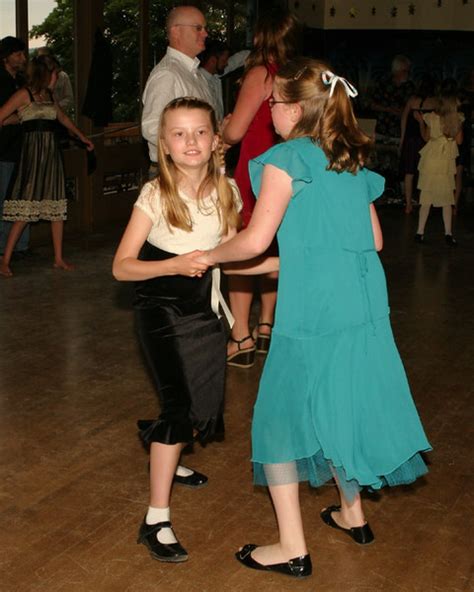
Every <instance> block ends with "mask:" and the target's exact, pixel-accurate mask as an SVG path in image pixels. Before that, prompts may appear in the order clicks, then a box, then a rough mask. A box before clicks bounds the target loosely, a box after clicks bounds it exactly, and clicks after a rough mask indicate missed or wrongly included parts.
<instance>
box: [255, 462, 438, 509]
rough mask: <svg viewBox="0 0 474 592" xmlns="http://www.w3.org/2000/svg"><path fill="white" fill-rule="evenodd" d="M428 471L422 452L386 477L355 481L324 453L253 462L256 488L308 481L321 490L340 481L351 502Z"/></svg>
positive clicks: (346, 496) (355, 479)
mask: <svg viewBox="0 0 474 592" xmlns="http://www.w3.org/2000/svg"><path fill="white" fill-rule="evenodd" d="M427 472H428V467H427V466H426V463H425V461H424V460H423V457H422V455H421V452H417V453H416V454H414V455H413V456H412V457H411V458H409V459H408V460H407V461H405V462H403V463H402V464H401V465H400V466H398V467H397V468H396V469H395V470H393V471H392V472H390V473H388V474H386V475H373V476H372V477H370V478H367V477H365V478H362V477H360V478H354V479H347V477H346V472H345V470H344V468H343V467H336V466H334V465H333V463H332V462H331V461H330V460H328V459H326V458H325V457H324V455H323V452H322V450H319V451H318V452H317V453H316V454H314V455H313V456H311V457H308V458H300V459H297V460H294V461H291V462H283V463H272V464H263V463H259V462H253V477H254V484H255V485H262V486H269V485H270V486H273V485H288V484H290V483H298V482H302V481H308V482H309V484H310V485H311V486H312V487H320V486H322V485H324V484H325V483H327V482H328V481H330V480H332V479H336V481H337V483H338V485H339V486H340V488H341V489H342V492H343V494H344V497H345V498H346V499H347V500H348V501H351V500H352V499H353V498H354V497H355V496H356V495H357V494H358V493H359V492H360V491H361V490H362V489H367V490H369V491H370V490H372V491H373V490H378V489H381V488H382V487H385V486H390V487H394V486H396V485H407V484H410V483H413V482H414V481H416V479H418V478H419V477H421V476H422V475H425V474H426V473H427Z"/></svg>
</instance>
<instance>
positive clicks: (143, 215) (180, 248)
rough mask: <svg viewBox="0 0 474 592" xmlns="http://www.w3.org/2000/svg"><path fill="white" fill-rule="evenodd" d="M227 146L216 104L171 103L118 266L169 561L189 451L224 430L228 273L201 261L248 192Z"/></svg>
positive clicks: (155, 547) (154, 528) (152, 516)
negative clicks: (148, 385)
mask: <svg viewBox="0 0 474 592" xmlns="http://www.w3.org/2000/svg"><path fill="white" fill-rule="evenodd" d="M218 144H219V138H218V135H217V122H216V118H215V114H214V111H213V110H212V108H211V107H210V106H209V105H208V104H207V103H204V102H202V101H200V100H198V99H195V98H192V97H184V98H180V99H175V100H174V101H171V103H169V104H168V105H167V107H166V108H165V109H164V111H163V114H162V117H161V121H160V130H159V142H158V161H159V169H160V174H159V176H158V178H157V179H155V180H153V181H151V182H149V183H147V184H146V185H145V186H144V187H143V189H142V192H141V194H140V196H139V198H138V200H137V202H136V203H135V207H134V209H133V213H132V216H131V218H130V222H129V224H128V226H127V229H126V230H125V233H124V236H123V238H122V241H121V243H120V245H119V248H118V250H117V253H116V255H115V259H114V264H113V273H114V276H115V278H116V279H118V280H122V281H136V298H135V310H136V317H137V327H138V335H139V339H140V343H141V345H142V348H143V351H144V353H145V358H146V360H147V362H148V365H149V367H150V369H151V372H152V376H153V379H154V383H155V386H156V389H157V391H158V395H159V399H160V406H161V413H160V416H159V418H158V419H157V420H156V421H150V422H142V425H141V426H140V427H142V428H143V429H142V432H141V436H142V438H143V440H144V442H145V443H146V444H149V445H150V506H149V508H148V512H147V514H146V516H145V519H144V521H143V523H142V525H141V527H140V532H139V538H138V542H140V543H143V544H145V545H146V546H147V547H148V548H149V550H150V552H151V554H152V556H153V557H154V558H155V559H159V560H161V561H168V562H180V561H185V560H186V559H187V558H188V554H187V552H186V551H185V549H184V548H183V547H182V546H181V545H180V543H179V542H178V540H177V538H176V536H175V534H174V531H173V529H172V526H171V522H170V509H169V501H170V494H171V486H172V483H173V480H174V479H175V478H176V477H175V473H176V470H177V466H178V461H179V458H180V455H181V451H182V449H183V447H184V446H185V445H186V444H189V443H191V442H193V441H194V440H195V439H196V438H197V439H200V440H208V439H209V438H211V437H212V436H213V435H214V434H215V433H217V432H222V431H223V419H222V412H223V399H224V372H225V361H226V341H227V338H226V332H225V329H224V326H223V324H222V323H221V321H220V320H219V318H218V305H219V301H221V300H222V299H221V297H220V293H219V290H218V277H216V274H218V273H219V271H218V270H217V269H216V270H212V269H208V268H207V266H206V265H203V264H200V263H198V262H197V257H198V256H199V255H200V253H201V252H202V251H203V250H206V249H209V248H212V247H211V245H212V246H216V245H218V244H219V243H220V242H222V241H223V240H227V239H228V238H230V237H231V236H233V235H234V234H235V232H236V228H237V225H238V222H239V214H238V211H239V210H240V207H241V202H240V197H239V194H238V190H237V188H236V186H235V185H233V184H231V183H230V182H229V180H228V179H227V178H226V177H225V176H224V175H223V174H222V173H221V172H220V156H219V154H218ZM221 303H222V302H221Z"/></svg>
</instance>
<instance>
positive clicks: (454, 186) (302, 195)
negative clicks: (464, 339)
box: [0, 6, 472, 578]
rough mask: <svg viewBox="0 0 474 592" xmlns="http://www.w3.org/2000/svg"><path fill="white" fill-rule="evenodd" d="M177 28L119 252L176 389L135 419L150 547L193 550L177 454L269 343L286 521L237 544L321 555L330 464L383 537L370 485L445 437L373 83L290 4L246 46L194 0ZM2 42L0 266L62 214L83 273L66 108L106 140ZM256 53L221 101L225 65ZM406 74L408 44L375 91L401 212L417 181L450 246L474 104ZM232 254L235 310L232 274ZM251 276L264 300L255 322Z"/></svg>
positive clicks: (263, 424)
mask: <svg viewBox="0 0 474 592" xmlns="http://www.w3.org/2000/svg"><path fill="white" fill-rule="evenodd" d="M166 30H167V38H168V42H169V45H168V48H167V50H166V55H165V56H164V57H163V59H162V60H161V61H160V62H159V63H158V64H157V65H156V66H155V67H154V69H153V70H152V71H151V73H150V75H149V78H148V81H147V83H146V86H145V90H144V93H143V97H142V98H143V112H142V121H141V127H142V134H143V137H144V139H145V140H146V142H147V144H148V150H149V157H150V170H149V180H148V182H147V183H145V185H144V186H143V188H142V190H141V192H140V195H139V197H138V199H137V201H136V203H135V205H134V208H133V211H132V214H131V217H130V221H129V223H128V225H127V227H126V230H125V232H124V234H123V237H122V239H121V241H120V244H119V246H118V249H117V251H116V253H115V257H114V262H113V274H114V276H115V278H116V279H117V280H119V281H129V282H130V281H131V282H135V286H136V288H135V299H134V308H135V313H136V321H137V329H138V338H139V342H140V345H141V347H142V349H143V352H144V357H145V359H146V362H147V364H148V366H149V368H150V370H151V375H152V377H153V382H154V385H155V388H156V392H157V395H158V398H159V402H160V413H159V416H158V417H157V418H156V419H152V420H149V419H143V420H139V422H138V426H139V429H140V435H141V437H142V440H143V442H144V443H145V444H146V446H147V447H148V449H149V452H150V465H149V466H150V475H149V483H150V491H149V504H148V508H147V510H146V513H145V516H144V518H143V520H142V522H141V525H140V527H139V534H138V542H139V543H142V544H144V545H145V546H146V547H147V548H148V550H149V551H150V554H151V555H152V557H153V558H155V559H158V560H160V561H163V562H171V563H177V562H182V561H186V560H187V559H188V552H187V550H186V549H185V546H183V545H182V544H181V543H180V541H179V540H178V537H177V535H176V533H175V531H174V530H173V526H172V521H171V510H170V506H171V498H172V489H173V484H178V485H186V486H188V487H202V486H203V485H205V484H206V483H207V481H208V478H207V476H206V475H205V474H203V473H201V472H198V471H196V470H194V469H191V468H188V467H185V466H183V465H181V464H180V458H181V454H182V451H183V449H184V448H185V447H186V446H188V445H192V444H193V443H195V442H201V443H204V442H208V441H210V440H212V439H213V438H215V437H216V436H217V435H220V434H223V433H224V419H223V416H224V391H225V371H226V366H227V365H229V366H234V367H238V368H248V367H251V366H252V365H253V364H254V362H255V355H256V354H257V353H260V354H264V355H266V356H267V358H266V361H265V366H264V371H263V375H262V378H261V381H260V386H259V391H258V396H257V401H256V404H255V409H254V417H253V424H252V464H253V476H254V483H255V484H256V485H262V486H266V487H268V489H269V491H270V495H271V499H272V502H273V506H274V509H275V515H276V519H277V526H278V533H279V535H278V539H277V542H276V543H274V544H270V545H263V546H257V545H254V544H246V545H244V546H242V547H241V548H240V549H239V550H238V551H237V552H236V558H237V560H238V561H239V562H241V563H242V564H243V565H244V566H246V567H248V568H251V569H257V570H262V571H269V572H277V573H283V574H286V575H288V576H291V577H296V578H302V577H306V576H309V575H311V573H312V563H311V557H310V553H309V550H308V548H307V545H306V540H305V536H304V528H303V518H302V515H301V510H300V505H299V493H298V491H299V483H300V482H301V481H308V482H309V483H310V484H311V485H313V486H315V487H318V486H320V485H323V484H325V483H327V482H328V481H331V480H334V481H335V484H336V486H337V490H338V493H339V502H338V503H336V504H334V505H331V506H329V507H327V508H324V509H322V510H321V512H320V517H321V519H322V521H323V522H324V523H325V524H326V525H328V526H329V527H331V528H333V529H337V530H339V531H340V532H341V533H343V534H345V535H348V536H349V537H351V539H352V540H353V541H354V542H355V543H357V544H359V545H367V544H369V543H372V542H373V541H374V539H375V535H374V532H373V531H372V528H371V527H370V526H369V523H368V520H367V517H366V515H365V513H364V509H363V506H362V500H361V495H360V494H361V491H362V490H364V489H368V490H379V489H381V488H382V487H384V486H395V485H400V484H406V483H412V482H413V481H415V480H416V479H417V478H418V477H420V476H422V475H424V474H425V473H426V472H427V468H426V465H425V462H424V459H423V453H425V452H427V451H429V450H430V444H429V442H428V440H427V438H426V436H425V433H424V431H423V427H422V425H421V422H420V419H419V417H418V413H417V411H416V408H415V405H414V403H413V399H412V396H411V393H410V389H409V385H408V382H407V378H406V375H405V371H404V369H403V365H402V363H401V360H400V357H399V354H398V351H397V348H396V344H395V342H394V339H393V335H392V330H391V325H390V317H389V307H388V296H387V293H386V286H385V278H384V271H383V268H382V265H381V262H380V259H379V256H378V251H380V250H381V249H382V246H383V238H382V231H381V227H380V224H379V221H378V217H377V212H376V209H375V206H374V202H375V201H376V200H377V199H378V198H379V197H380V196H381V195H382V194H383V192H384V179H383V177H381V176H380V175H379V174H377V173H376V172H373V171H371V170H369V168H368V164H369V162H370V155H371V152H372V150H373V144H374V141H373V138H372V137H370V136H369V135H367V134H366V133H364V131H362V129H361V127H360V126H359V123H358V120H357V118H356V115H355V112H354V108H353V105H352V100H353V99H354V98H355V97H357V94H358V92H357V89H356V88H355V87H354V86H353V85H352V84H351V82H349V81H348V80H346V79H345V78H343V77H342V76H340V75H338V74H337V73H335V72H333V71H332V68H331V67H330V65H329V64H327V63H325V62H323V61H319V60H315V59H310V58H304V57H301V56H299V55H298V47H297V40H298V37H299V34H298V31H299V29H298V23H297V21H296V19H295V18H294V16H292V15H291V14H289V13H286V12H280V11H276V10H275V11H274V12H272V14H271V15H266V16H265V18H264V19H262V20H261V21H259V22H258V23H257V24H256V28H255V31H254V38H253V47H252V49H251V50H250V51H245V52H239V53H237V54H234V55H232V53H231V51H230V48H229V47H228V46H227V45H226V44H224V43H221V42H217V41H213V42H209V41H208V40H207V37H208V33H207V29H206V18H205V15H204V14H203V13H202V12H201V11H200V10H199V9H197V8H196V7H193V6H180V7H178V8H174V9H172V10H171V11H170V13H169V15H168V18H167V22H166ZM0 48H1V57H2V60H3V64H4V72H2V73H1V75H2V76H3V77H4V79H5V80H6V81H8V85H3V84H2V85H1V88H2V92H3V89H4V88H6V89H8V90H7V91H5V92H6V93H7V95H8V96H6V95H5V94H2V96H1V97H0V101H1V105H2V106H1V107H0V125H2V129H1V135H0V140H1V142H0V149H1V150H0V192H1V195H0V197H1V199H2V202H3V203H2V204H1V205H2V207H3V220H5V221H8V222H12V223H13V225H12V226H11V228H10V229H9V230H8V233H7V234H6V240H5V244H4V245H2V247H3V258H2V260H1V263H0V274H2V275H3V276H11V275H12V270H11V268H10V261H11V257H12V254H13V252H14V248H15V246H16V247H17V248H19V247H20V246H21V241H22V240H24V238H23V237H25V236H26V235H25V229H26V226H27V223H28V222H30V221H36V220H38V219H46V220H50V221H51V227H52V235H53V246H54V265H55V266H56V267H59V268H62V269H69V268H70V265H69V264H68V263H67V262H66V261H65V260H64V258H63V255H62V231H63V221H64V220H65V218H66V199H65V194H64V170H63V165H62V161H61V158H60V154H59V147H58V143H57V137H56V128H55V127H54V126H53V122H55V121H58V122H59V123H60V124H61V125H62V126H64V127H65V128H66V129H67V130H68V131H69V133H71V134H72V135H74V136H76V137H77V138H79V139H80V140H81V141H82V142H83V143H84V144H85V145H86V146H87V148H88V149H92V148H93V145H92V143H91V142H90V140H88V139H87V138H86V137H85V136H84V135H83V134H82V132H81V131H80V130H79V129H78V128H77V127H76V126H75V124H74V123H73V122H72V121H71V119H69V117H68V116H67V115H66V114H65V112H64V110H63V108H62V106H61V101H60V99H59V98H58V97H57V96H56V97H55V96H54V89H55V88H56V85H57V80H58V77H59V76H60V68H59V66H58V63H57V61H56V60H54V58H53V57H52V56H50V55H39V56H37V57H35V58H33V59H32V60H30V62H29V64H28V67H27V69H26V72H25V66H26V59H25V54H24V45H23V44H22V42H21V41H20V40H17V39H14V38H7V40H3V41H2V43H1V46H0ZM198 56H199V57H198ZM242 65H243V73H242V75H241V77H240V80H239V83H238V85H239V91H238V95H237V98H236V101H235V105H234V107H233V110H232V112H231V113H229V114H227V115H226V114H225V103H224V100H223V93H222V80H221V77H222V76H223V75H225V74H226V73H227V72H229V71H232V70H234V69H237V68H238V67H240V66H242ZM409 72H410V62H409V60H408V59H407V58H405V57H404V56H397V57H396V58H395V59H394V61H393V68H392V73H391V77H390V79H389V80H386V81H384V82H383V84H381V85H379V87H377V88H376V89H375V92H374V94H373V96H372V103H371V106H372V109H373V112H374V113H375V114H376V117H377V129H376V131H377V134H381V135H383V136H387V137H399V138H400V174H401V175H402V177H403V179H404V187H405V195H406V211H407V212H411V211H412V208H413V202H414V199H415V193H416V188H419V189H420V212H419V225H418V229H417V233H416V237H415V239H416V241H417V242H423V241H424V229H425V224H426V222H427V219H428V215H429V213H430V208H431V207H432V206H435V207H442V209H443V220H444V227H445V235H446V242H447V243H448V244H449V245H455V244H456V241H455V239H454V237H453V235H452V213H453V206H455V205H456V204H457V200H458V198H459V195H460V185H459V176H460V175H462V169H460V167H464V166H466V162H467V161H466V160H465V158H466V151H465V150H464V148H463V139H465V138H466V134H465V133H464V135H463V127H464V128H465V127H466V121H469V125H470V114H471V112H470V109H471V106H469V107H468V108H467V109H466V110H465V111H466V113H467V117H466V116H463V115H462V114H461V113H460V111H459V110H460V106H461V102H462V98H460V96H461V95H460V93H459V92H458V90H457V89H454V88H452V87H449V85H448V83H447V82H446V81H445V82H444V84H443V85H441V86H439V85H438V86H436V84H435V81H433V80H432V79H430V78H429V77H424V78H423V79H422V80H421V81H420V83H419V84H418V85H417V86H415V85H413V84H412V83H411V82H410V80H409ZM23 73H25V74H26V79H25V80H23V81H22V80H20V76H21V75H22V74H23ZM7 77H9V78H7ZM466 96H467V95H466ZM471 98H472V95H471ZM464 104H465V105H470V103H469V101H468V100H467V99H466V100H465V101H464ZM469 142H470V138H469ZM234 144H240V155H239V159H238V162H237V166H236V168H235V171H233V178H230V176H229V175H228V174H227V173H226V170H225V152H226V150H227V149H228V148H229V147H230V146H232V145H234ZM458 146H460V147H461V148H458ZM463 150H464V152H463ZM463 155H464V156H463ZM463 158H464V160H463ZM39 163H41V166H39ZM276 237H277V238H278V244H277V242H276ZM221 267H222V269H223V271H224V272H225V273H226V274H227V275H228V280H229V281H228V284H229V302H230V308H229V307H228V306H227V304H226V301H225V300H224V298H223V296H222V294H221V293H220V289H219V285H220V268H221ZM277 282H278V289H277ZM254 291H258V293H259V301H260V312H259V315H258V321H257V323H256V326H255V327H253V328H252V329H251V328H250V310H251V305H252V301H253V298H254ZM277 293H278V296H277ZM347 294H351V299H350V300H349V301H348V299H347ZM222 311H223V313H224V315H223V316H222ZM223 317H225V320H226V321H227V323H225V322H224V318H223ZM226 324H228V325H229V326H230V335H228V331H227V329H226Z"/></svg>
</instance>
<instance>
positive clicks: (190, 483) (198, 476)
mask: <svg viewBox="0 0 474 592" xmlns="http://www.w3.org/2000/svg"><path fill="white" fill-rule="evenodd" d="M189 470H190V471H193V470H192V469H189ZM173 481H174V482H175V483H178V484H179V485H184V486H185V487H191V488H193V489H198V488H199V487H205V486H206V485H207V482H208V478H207V476H206V475H203V474H202V473H198V472H197V471H193V472H192V473H191V474H190V475H188V476H187V477H182V476H181V475H175V476H174V478H173Z"/></svg>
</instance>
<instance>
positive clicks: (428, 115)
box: [423, 111, 433, 126]
mask: <svg viewBox="0 0 474 592" xmlns="http://www.w3.org/2000/svg"><path fill="white" fill-rule="evenodd" d="M423 121H424V122H425V123H426V125H428V126H431V125H433V113H431V111H430V112H429V113H423Z"/></svg>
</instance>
